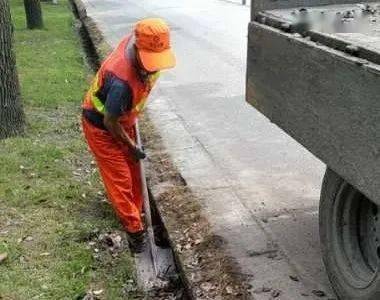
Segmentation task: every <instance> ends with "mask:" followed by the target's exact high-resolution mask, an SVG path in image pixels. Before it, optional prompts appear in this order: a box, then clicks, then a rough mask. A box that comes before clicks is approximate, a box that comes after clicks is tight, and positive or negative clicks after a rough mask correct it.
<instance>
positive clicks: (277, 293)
mask: <svg viewBox="0 0 380 300" xmlns="http://www.w3.org/2000/svg"><path fill="white" fill-rule="evenodd" d="M280 295H281V291H280V290H273V291H272V293H271V296H272V297H273V298H277V297H278V296H280Z"/></svg>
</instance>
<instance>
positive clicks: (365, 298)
mask: <svg viewBox="0 0 380 300" xmlns="http://www.w3.org/2000/svg"><path fill="white" fill-rule="evenodd" d="M319 226H320V228H319V231H320V239H321V247H322V255H323V261H324V263H325V266H326V270H327V274H328V276H329V279H330V282H331V284H332V286H333V288H334V290H335V292H336V294H337V296H338V297H339V299H342V300H351V299H355V300H357V299H360V300H379V299H380V276H379V265H380V207H378V206H377V205H376V204H374V203H373V202H371V201H370V200H369V199H367V198H366V197H365V196H364V195H363V194H362V193H360V192H359V191H358V190H357V189H355V188H354V187H352V186H351V185H350V184H349V183H347V182H346V181H345V180H344V179H343V178H341V177H340V176H339V175H338V174H336V173H335V172H334V171H332V170H330V169H327V171H326V174H325V177H324V179H323V185H322V192H321V202H320V208H319Z"/></svg>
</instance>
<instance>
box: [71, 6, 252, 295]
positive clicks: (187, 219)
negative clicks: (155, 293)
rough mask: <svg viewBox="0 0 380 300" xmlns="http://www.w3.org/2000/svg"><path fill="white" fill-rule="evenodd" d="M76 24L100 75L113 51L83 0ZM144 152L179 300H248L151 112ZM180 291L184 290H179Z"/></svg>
mask: <svg viewBox="0 0 380 300" xmlns="http://www.w3.org/2000/svg"><path fill="white" fill-rule="evenodd" d="M70 3H71V6H72V10H73V13H74V15H75V17H76V19H77V22H79V23H80V24H79V25H78V28H79V34H80V36H81V40H82V43H83V48H84V51H85V53H86V56H87V63H88V64H89V66H90V67H91V69H92V70H93V71H94V72H95V71H96V70H97V69H98V68H99V66H100V63H101V61H103V59H104V58H105V57H106V56H107V55H108V54H109V53H110V52H111V50H112V47H111V46H110V45H109V44H108V43H107V42H106V41H105V39H104V37H103V34H102V32H101V31H100V30H99V29H98V27H97V25H96V23H95V22H94V20H93V19H92V18H91V17H89V16H87V12H86V8H85V6H84V4H83V3H82V1H81V0H70ZM139 125H140V130H141V136H142V140H143V144H144V147H145V150H146V152H147V154H148V159H147V162H146V166H145V167H146V172H147V182H148V187H149V194H150V202H151V206H152V210H153V214H152V215H153V216H155V217H156V218H155V220H154V223H155V224H159V225H162V227H161V228H163V232H161V235H162V236H164V238H165V239H166V238H167V240H168V242H169V244H170V247H171V248H172V250H173V253H174V257H175V263H176V267H177V270H178V273H179V276H180V282H181V283H180V284H181V285H182V286H183V287H184V290H185V292H186V293H185V294H186V295H184V296H183V297H181V298H180V299H185V298H186V299H231V300H232V299H248V298H250V293H249V291H248V290H249V288H250V286H248V284H247V279H248V278H246V277H245V276H244V275H243V274H242V273H241V271H240V270H239V269H238V267H237V264H236V263H235V262H234V261H233V259H232V258H230V257H229V256H228V255H226V253H225V252H224V250H223V245H224V244H225V241H224V240H223V238H222V237H220V236H218V235H215V234H213V232H212V230H211V226H210V224H209V222H208V221H207V219H206V218H205V217H204V216H203V215H202V212H201V211H202V209H201V205H200V200H199V199H197V197H196V196H195V195H194V194H193V193H192V192H191V190H190V188H189V187H187V184H186V181H185V180H184V178H183V177H182V176H181V174H180V172H179V171H178V170H177V169H176V167H175V166H174V165H173V163H172V161H171V158H170V156H169V154H168V152H167V151H166V149H165V147H164V146H163V142H162V139H161V137H160V135H159V133H158V131H157V130H156V129H155V128H154V125H153V123H152V122H151V121H150V118H149V113H145V115H144V116H143V117H142V119H141V120H140V123H139ZM179 288H180V287H179Z"/></svg>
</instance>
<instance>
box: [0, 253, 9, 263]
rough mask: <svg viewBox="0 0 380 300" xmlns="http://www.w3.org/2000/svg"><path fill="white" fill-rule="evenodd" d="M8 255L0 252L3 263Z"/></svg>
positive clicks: (0, 261) (0, 260) (0, 259)
mask: <svg viewBox="0 0 380 300" xmlns="http://www.w3.org/2000/svg"><path fill="white" fill-rule="evenodd" d="M7 257H8V253H6V252H4V253H0V263H2V262H3V261H4V260H6V259H7Z"/></svg>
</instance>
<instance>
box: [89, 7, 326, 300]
mask: <svg viewBox="0 0 380 300" xmlns="http://www.w3.org/2000/svg"><path fill="white" fill-rule="evenodd" d="M84 2H85V4H86V5H87V6H88V14H89V15H90V16H92V17H93V18H94V19H95V20H96V21H97V22H98V23H99V24H100V27H101V29H102V30H103V31H104V33H105V36H106V38H107V40H108V41H109V42H110V43H111V44H113V45H115V44H116V43H117V41H118V40H119V39H120V38H121V37H122V36H123V35H124V34H125V33H127V32H128V31H129V30H130V29H131V27H132V26H133V23H135V22H136V21H137V20H139V19H140V18H142V17H150V16H160V17H163V18H165V19H166V20H167V21H168V23H169V24H170V26H171V27H172V30H173V34H172V38H173V47H174V49H175V51H176V53H177V59H178V66H177V67H176V68H175V69H174V70H172V71H169V72H166V73H165V74H164V75H163V76H162V78H161V79H160V84H159V87H158V88H157V89H156V90H155V92H154V95H153V96H152V99H153V100H152V102H151V103H150V107H149V110H148V112H149V114H150V115H151V118H152V119H153V122H154V123H155V125H157V128H159V129H160V131H161V135H162V137H163V138H164V142H165V145H166V146H167V148H168V149H169V152H170V155H171V156H172V158H173V160H174V162H175V164H176V165H177V167H178V168H179V169H180V170H181V172H182V174H183V177H184V178H185V179H186V181H187V183H188V185H189V186H190V187H191V188H192V189H193V190H195V191H196V192H197V193H198V194H199V195H200V196H201V197H202V199H204V204H203V206H204V209H205V211H206V214H208V216H209V217H210V220H211V222H212V224H213V225H214V227H215V230H216V231H217V232H218V233H219V234H220V235H222V236H223V237H224V238H225V239H226V240H227V241H228V247H229V250H228V251H229V252H230V254H231V255H232V256H234V257H235V258H236V261H237V262H238V263H239V264H240V265H241V267H242V270H243V271H244V273H246V274H250V275H252V276H253V277H252V278H253V279H252V285H253V286H254V287H256V288H257V287H260V286H263V285H265V286H271V287H274V288H278V289H280V290H281V291H282V293H281V296H280V298H279V299H289V300H295V299H313V297H314V296H313V293H312V290H315V289H317V290H323V291H324V292H326V293H327V294H328V295H332V292H331V288H330V286H329V283H328V279H327V277H326V274H325V271H324V267H323V264H322V260H321V254H320V247H319V238H318V201H319V193H320V186H321V182H322V176H323V173H324V170H325V166H324V165H323V163H321V162H320V161H319V160H318V159H316V158H315V157H313V156H312V155H311V154H310V153H309V152H308V151H307V150H305V149H304V148H303V147H302V146H300V145H299V144H297V142H295V141H294V140H293V139H292V138H290V137H288V136H287V135H286V134H285V133H283V132H282V131H281V130H280V129H279V128H277V127H276V126H274V125H273V124H271V123H270V122H269V121H268V120H267V119H266V118H265V117H263V116H262V115H260V114H259V113H258V112H257V111H256V110H255V109H254V108H252V107H250V106H249V105H248V104H246V102H245V99H244V88H245V67H246V63H245V61H246V37H247V25H248V22H249V15H250V12H249V7H244V6H241V5H238V4H237V3H234V2H231V1H222V0H192V1H178V0H175V1H174V0H161V1H147V0H84ZM277 246H278V247H279V248H280V254H279V255H278V257H275V258H273V257H269V258H268V257H267V256H265V255H257V256H256V255H252V253H255V251H256V252H260V251H264V250H266V249H268V248H273V247H277ZM269 250H270V249H269ZM289 275H296V276H297V277H298V278H299V279H300V282H296V281H294V280H291V279H290V278H289ZM256 299H268V295H267V294H263V295H262V294H257V295H256Z"/></svg>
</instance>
